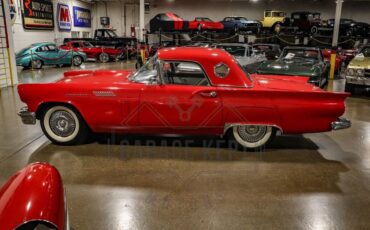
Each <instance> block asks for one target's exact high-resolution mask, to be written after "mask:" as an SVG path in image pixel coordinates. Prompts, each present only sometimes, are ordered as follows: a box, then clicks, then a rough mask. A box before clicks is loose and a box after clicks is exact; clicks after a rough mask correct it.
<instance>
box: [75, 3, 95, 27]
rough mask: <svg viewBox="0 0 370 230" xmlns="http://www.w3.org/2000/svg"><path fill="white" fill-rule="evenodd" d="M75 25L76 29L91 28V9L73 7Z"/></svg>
mask: <svg viewBox="0 0 370 230" xmlns="http://www.w3.org/2000/svg"><path fill="white" fill-rule="evenodd" d="M73 25H74V26H76V27H87V28H90V27H91V13H90V10H89V9H85V8H81V7H78V6H74V7H73Z"/></svg>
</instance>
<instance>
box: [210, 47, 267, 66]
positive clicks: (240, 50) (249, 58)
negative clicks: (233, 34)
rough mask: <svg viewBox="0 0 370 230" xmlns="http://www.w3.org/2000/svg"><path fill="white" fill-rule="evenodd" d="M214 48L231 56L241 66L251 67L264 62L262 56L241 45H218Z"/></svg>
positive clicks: (263, 56)
mask: <svg viewBox="0 0 370 230" xmlns="http://www.w3.org/2000/svg"><path fill="white" fill-rule="evenodd" d="M215 47H216V48H219V49H223V50H225V51H226V52H228V53H229V54H231V55H233V56H234V57H235V59H236V60H237V61H238V62H239V64H240V65H241V66H247V67H248V66H249V67H252V66H251V65H252V64H258V63H261V62H263V61H266V60H267V59H266V57H265V55H264V54H261V53H260V54H259V53H257V52H255V50H254V49H253V47H252V46H250V45H247V44H242V43H220V44H216V45H215Z"/></svg>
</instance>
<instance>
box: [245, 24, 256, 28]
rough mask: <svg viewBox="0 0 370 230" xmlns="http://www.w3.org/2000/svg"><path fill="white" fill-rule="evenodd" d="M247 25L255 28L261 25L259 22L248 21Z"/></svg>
mask: <svg viewBox="0 0 370 230" xmlns="http://www.w3.org/2000/svg"><path fill="white" fill-rule="evenodd" d="M246 26H247V27H253V28H255V27H259V24H258V23H248V24H247V25H246Z"/></svg>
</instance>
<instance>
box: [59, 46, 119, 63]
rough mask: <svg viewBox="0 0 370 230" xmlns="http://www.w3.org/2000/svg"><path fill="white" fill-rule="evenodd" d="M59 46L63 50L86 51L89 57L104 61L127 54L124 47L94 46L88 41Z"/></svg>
mask: <svg viewBox="0 0 370 230" xmlns="http://www.w3.org/2000/svg"><path fill="white" fill-rule="evenodd" d="M59 48H60V49H62V50H73V51H74V52H76V51H77V52H78V51H81V52H84V53H86V55H87V58H93V59H96V60H97V61H100V62H103V63H105V62H108V61H109V60H116V59H118V58H120V57H123V55H125V50H124V49H123V48H109V47H99V46H93V45H92V44H91V43H90V42H87V41H70V42H67V43H66V44H63V45H61V46H59Z"/></svg>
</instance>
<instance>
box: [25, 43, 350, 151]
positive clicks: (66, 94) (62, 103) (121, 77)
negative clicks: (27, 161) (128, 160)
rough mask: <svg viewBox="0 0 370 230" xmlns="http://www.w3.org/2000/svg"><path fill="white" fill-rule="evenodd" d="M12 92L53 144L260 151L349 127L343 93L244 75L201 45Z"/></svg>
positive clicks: (230, 61)
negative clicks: (190, 143)
mask: <svg viewBox="0 0 370 230" xmlns="http://www.w3.org/2000/svg"><path fill="white" fill-rule="evenodd" d="M318 52H319V51H318ZM18 92H19V95H20V99H21V100H22V101H23V102H25V103H26V104H27V107H24V108H23V109H21V112H20V116H21V118H22V121H23V123H25V124H33V125H34V124H36V119H39V120H40V124H41V128H42V130H43V132H44V133H45V135H46V136H47V137H48V138H49V139H50V140H51V141H52V142H53V143H56V144H59V145H74V144H81V143H85V142H86V141H87V140H88V139H89V138H91V137H92V136H93V135H91V133H92V132H95V133H104V132H115V133H117V132H120V133H141V134H155V135H158V134H177V135H211V136H213V135H214V136H225V137H230V138H231V139H233V140H234V141H235V142H233V143H235V144H238V145H239V148H241V149H243V150H244V149H260V148H262V147H263V146H264V145H266V144H267V143H268V142H269V141H270V140H271V139H272V138H273V137H274V135H275V133H276V131H277V130H278V131H280V132H281V133H284V134H300V133H313V132H327V131H331V130H337V129H343V128H349V127H350V126H351V123H350V121H348V120H346V119H343V118H340V116H342V115H343V113H344V112H345V104H344V101H345V99H346V98H347V97H348V96H349V94H348V93H339V92H326V91H323V90H321V89H320V88H318V87H315V86H313V85H311V84H308V83H307V78H305V77H303V78H302V77H296V78H292V77H287V76H260V75H250V74H249V73H248V72H246V71H245V69H244V68H242V67H241V66H240V64H239V63H238V62H236V61H235V58H233V57H232V56H231V55H230V54H228V53H227V52H225V51H223V50H221V49H213V48H204V47H176V48H164V49H161V50H159V51H158V52H157V55H155V56H153V57H152V58H151V59H149V60H148V62H147V63H146V64H145V65H144V66H142V67H141V68H140V69H139V70H138V71H136V72H132V70H80V71H69V72H65V73H64V76H63V77H62V78H61V79H60V80H59V81H57V82H52V83H42V84H40V83H37V84H21V85H18ZM56 101H57V103H55V102H56ZM122 108H125V109H122ZM138 108H141V109H138Z"/></svg>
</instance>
